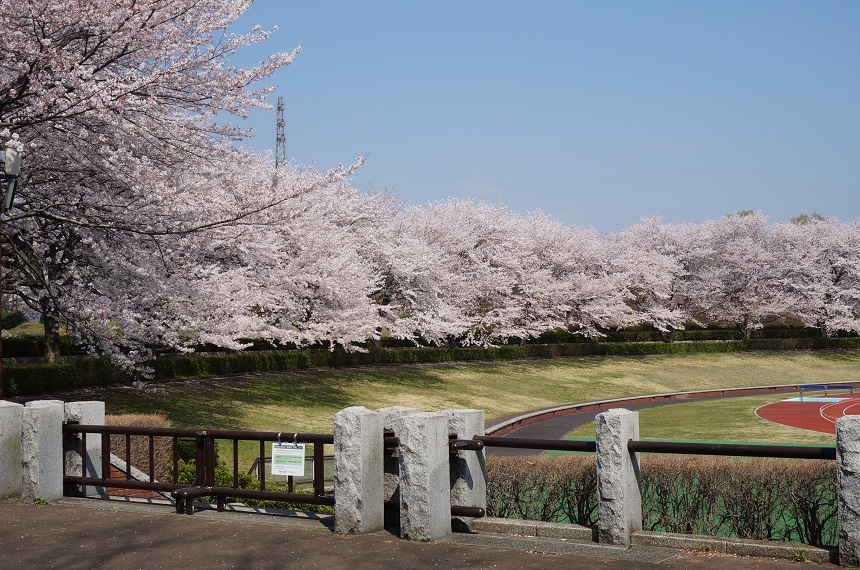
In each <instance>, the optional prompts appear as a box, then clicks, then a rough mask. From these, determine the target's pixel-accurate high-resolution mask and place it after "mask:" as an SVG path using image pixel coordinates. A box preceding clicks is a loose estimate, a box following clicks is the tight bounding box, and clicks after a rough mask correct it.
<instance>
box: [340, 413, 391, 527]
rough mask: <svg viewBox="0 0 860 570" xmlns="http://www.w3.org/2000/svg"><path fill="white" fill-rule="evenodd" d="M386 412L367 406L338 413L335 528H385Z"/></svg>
mask: <svg viewBox="0 0 860 570" xmlns="http://www.w3.org/2000/svg"><path fill="white" fill-rule="evenodd" d="M382 453H383V444H382V415H381V414H379V413H378V412H374V411H371V410H368V409H367V408H365V407H363V406H353V407H350V408H345V409H343V410H341V411H339V412H338V413H336V414H335V416H334V489H335V496H336V497H337V501H335V506H334V521H335V522H334V529H335V532H337V533H340V534H364V533H369V532H376V531H378V530H382V529H383V528H384V519H383V509H384V497H383V457H382Z"/></svg>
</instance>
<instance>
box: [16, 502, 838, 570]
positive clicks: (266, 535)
mask: <svg viewBox="0 0 860 570" xmlns="http://www.w3.org/2000/svg"><path fill="white" fill-rule="evenodd" d="M464 542H466V543H468V544H463V543H464ZM523 544H531V545H532V547H533V548H535V549H544V550H551V549H556V550H558V551H560V552H567V553H565V554H546V553H539V552H527V551H525V550H518V549H516V548H517V547H519V546H522V545H523ZM803 567H804V565H801V564H798V563H796V562H792V561H789V560H772V559H765V558H744V557H736V556H726V555H704V554H696V553H691V552H684V551H674V550H666V549H647V548H644V547H637V548H635V549H631V550H622V549H618V548H611V547H605V546H603V547H601V546H599V545H594V544H573V543H568V544H567V545H566V547H565V544H564V542H563V541H561V542H556V543H555V545H550V544H549V541H544V542H541V541H539V540H538V539H525V538H521V537H520V538H517V537H499V536H489V535H487V536H484V535H452V538H451V540H450V541H444V542H433V543H415V542H408V541H404V540H401V539H399V538H397V537H396V536H394V535H392V534H390V533H388V532H379V533H376V534H373V535H365V536H340V535H335V534H333V533H332V532H331V530H330V529H329V528H328V526H327V521H326V519H325V518H321V519H317V520H314V519H300V518H295V517H287V516H275V515H261V514H249V513H242V512H224V513H218V512H216V511H201V512H198V513H197V514H194V515H191V516H188V515H178V514H176V513H175V512H173V511H172V509H170V508H169V507H165V506H151V505H145V504H134V503H127V502H118V501H104V500H96V499H64V500H62V501H59V502H57V503H53V504H50V505H42V506H38V505H24V504H21V503H20V502H18V501H11V500H0V568H9V569H11V568H15V569H20V568H37V569H40V570H41V569H45V568H61V569H64V570H74V569H79V568H80V569H92V568H111V569H117V570H118V569H129V568H137V569H158V568H169V569H181V568H206V569H209V568H214V569H221V568H240V569H241V568H248V569H251V568H253V569H270V568H271V569H276V568H277V569H284V568H301V569H306V568H324V569H326V570H338V569H344V570H361V569H370V568H373V569H376V568H421V569H423V568H436V569H438V568H444V569H456V568H495V569H501V570H506V569H510V570H523V569H559V570H561V569H565V570H579V569H592V568H606V569H617V570H631V569H633V568H646V569H647V568H655V569H664V568H665V569H672V570H675V569H677V570H680V569H699V568H700V569H707V570H728V569H730V568H731V569H740V570H743V569H769V570H782V569H786V570H788V569H791V570H798V569H800V568H803ZM816 568H837V566H835V565H831V564H825V565H818V566H816Z"/></svg>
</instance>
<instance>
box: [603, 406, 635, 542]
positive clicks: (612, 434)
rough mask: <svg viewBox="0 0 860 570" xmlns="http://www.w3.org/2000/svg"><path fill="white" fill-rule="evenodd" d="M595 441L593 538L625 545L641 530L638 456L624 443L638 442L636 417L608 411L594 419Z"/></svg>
mask: <svg viewBox="0 0 860 570" xmlns="http://www.w3.org/2000/svg"><path fill="white" fill-rule="evenodd" d="M594 423H595V431H596V440H597V495H598V507H597V517H598V522H597V535H598V539H599V541H600V542H602V543H606V544H617V545H623V546H628V545H629V544H630V533H631V532H633V531H637V530H641V529H642V495H641V492H640V481H641V477H640V474H639V457H638V454H635V453H630V452H629V451H627V442H628V441H629V440H631V439H639V414H638V413H637V412H631V411H629V410H624V409H611V410H607V411H606V412H603V413H602V414H598V415H597V416H596V417H595V422H594Z"/></svg>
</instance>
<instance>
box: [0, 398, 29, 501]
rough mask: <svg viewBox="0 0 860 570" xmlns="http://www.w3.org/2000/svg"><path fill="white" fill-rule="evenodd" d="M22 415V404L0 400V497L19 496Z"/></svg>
mask: <svg viewBox="0 0 860 570" xmlns="http://www.w3.org/2000/svg"><path fill="white" fill-rule="evenodd" d="M23 417H24V406H23V405H21V404H16V403H15V402H7V401H5V400H0V497H15V498H18V497H20V496H21V478H22V472H21V422H22V419H23Z"/></svg>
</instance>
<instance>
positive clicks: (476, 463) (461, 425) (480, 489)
mask: <svg viewBox="0 0 860 570" xmlns="http://www.w3.org/2000/svg"><path fill="white" fill-rule="evenodd" d="M446 413H447V414H448V433H449V435H451V436H454V437H455V438H456V439H472V438H473V437H475V436H481V435H484V411H483V410H448V411H447V412H446ZM450 462H451V504H452V505H460V506H464V507H480V508H482V509H486V508H487V465H486V461H485V459H484V451H483V450H478V451H471V450H470V451H460V452H458V453H457V454H455V455H451V456H450ZM471 520H472V519H471V518H469V517H454V518H453V519H452V521H451V524H452V525H455V528H454V529H453V530H468V528H469V522H470V521H471ZM463 527H465V528H463Z"/></svg>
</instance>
